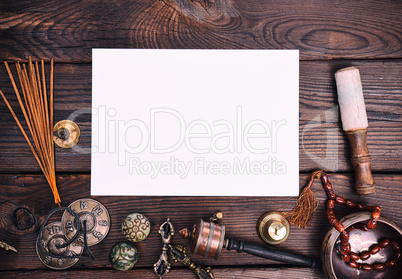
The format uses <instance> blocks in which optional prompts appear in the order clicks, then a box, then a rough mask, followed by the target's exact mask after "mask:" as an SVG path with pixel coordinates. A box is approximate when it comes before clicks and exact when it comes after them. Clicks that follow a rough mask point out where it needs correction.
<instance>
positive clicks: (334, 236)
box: [321, 212, 402, 279]
mask: <svg viewBox="0 0 402 279" xmlns="http://www.w3.org/2000/svg"><path fill="white" fill-rule="evenodd" d="M369 219H371V213H370V212H357V213H353V214H350V215H348V216H346V217H344V218H343V219H341V220H340V222H341V223H342V224H343V225H344V226H345V228H348V227H350V226H351V225H353V224H357V223H360V222H362V223H367V221H368V220H369ZM384 238H387V239H389V240H396V241H398V242H399V243H402V230H401V228H400V227H398V225H397V224H395V223H394V222H393V221H391V220H390V219H388V218H386V217H382V216H381V217H380V218H379V219H378V222H377V226H376V227H375V228H374V229H373V230H370V231H366V232H363V231H361V230H358V229H355V230H353V231H351V232H350V241H349V243H350V245H351V248H352V251H354V252H358V253H359V252H363V251H367V250H368V249H369V247H370V246H371V245H373V244H376V243H378V242H379V241H380V240H381V239H384ZM340 241H341V240H340V232H339V231H337V230H336V229H335V228H332V229H330V230H329V231H328V233H327V235H326V236H325V238H324V241H323V245H322V250H321V260H322V267H323V270H324V273H325V275H326V277H327V278H328V279H354V278H359V279H366V278H367V279H368V278H370V279H384V278H387V279H399V278H401V277H400V276H401V274H402V261H401V260H400V261H399V262H398V264H397V266H395V267H394V268H391V269H386V270H384V271H374V270H373V271H363V270H357V269H356V268H352V267H349V266H348V264H347V263H345V262H344V261H343V260H342V259H341V257H340V253H339V250H340ZM394 252H395V251H394V250H393V249H392V247H387V248H385V249H381V251H380V252H378V253H377V254H375V255H372V256H371V257H370V258H369V259H368V260H366V261H365V263H368V264H373V263H375V262H385V261H387V260H388V259H392V258H393V257H394Z"/></svg>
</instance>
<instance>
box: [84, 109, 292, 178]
mask: <svg viewBox="0 0 402 279" xmlns="http://www.w3.org/2000/svg"><path fill="white" fill-rule="evenodd" d="M95 118H96V119H95ZM92 119H93V121H94V119H95V120H96V123H97V125H98V134H97V135H96V138H94V137H93V138H92V152H97V153H109V154H110V153H113V154H115V155H116V156H115V158H116V161H117V162H116V163H117V164H118V165H119V166H120V167H126V168H127V171H128V172H129V174H130V175H146V176H150V177H151V178H152V179H156V178H158V177H161V176H164V175H177V176H179V177H180V178H181V179H185V178H186V177H187V176H189V175H196V176H197V175H229V174H234V175H237V174H255V175H260V174H262V175H269V174H286V173H287V167H286V163H285V162H283V161H281V160H279V159H278V158H277V156H276V154H277V152H278V148H279V147H278V146H280V145H279V143H278V139H279V138H280V134H281V131H282V130H283V129H285V127H286V123H287V122H286V120H270V121H266V120H264V119H252V118H250V116H249V115H247V114H246V113H245V109H243V107H242V106H237V107H235V108H234V109H233V114H232V115H230V116H229V117H227V119H225V118H222V119H189V117H186V116H185V113H181V112H180V111H177V110H175V109H174V108H166V107H161V108H151V109H150V110H149V114H148V115H147V118H146V119H129V120H127V119H124V118H123V117H120V115H118V113H117V111H116V110H115V109H113V108H107V107H104V106H102V107H99V108H97V109H93V110H92Z"/></svg>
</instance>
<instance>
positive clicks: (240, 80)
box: [91, 49, 299, 196]
mask: <svg viewBox="0 0 402 279" xmlns="http://www.w3.org/2000/svg"><path fill="white" fill-rule="evenodd" d="M92 55H93V57H92V61H93V62H92V74H93V79H92V151H91V194H92V195H134V196H139V195H152V196H297V195H298V192H299V125H298V124H299V52H298V50H150V49H93V52H92Z"/></svg>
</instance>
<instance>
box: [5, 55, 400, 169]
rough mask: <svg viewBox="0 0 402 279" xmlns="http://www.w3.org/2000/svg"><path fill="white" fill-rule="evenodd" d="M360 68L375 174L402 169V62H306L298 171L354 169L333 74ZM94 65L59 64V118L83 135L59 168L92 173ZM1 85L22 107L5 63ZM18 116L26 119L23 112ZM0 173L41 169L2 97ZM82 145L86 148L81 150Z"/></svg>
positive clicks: (61, 155)
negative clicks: (72, 123)
mask: <svg viewBox="0 0 402 279" xmlns="http://www.w3.org/2000/svg"><path fill="white" fill-rule="evenodd" d="M351 65H353V66H356V67H357V68H359V69H360V72H361V78H362V83H363V90H364V97H365V102H366V108H367V115H368V119H369V128H368V148H369V152H370V154H371V155H372V161H373V165H372V169H373V171H374V172H379V171H388V172H397V171H401V170H402V147H401V146H402V80H401V78H400V77H401V76H402V67H401V63H400V62H399V61H395V62H393V61H370V62H366V61H348V62H345V61H332V62H315V61H314V62H313V61H308V62H307V61H305V62H301V64H300V106H299V115H300V120H299V121H300V125H299V135H300V139H299V142H300V148H299V150H300V152H299V153H300V171H301V172H306V171H311V170H314V169H317V168H324V169H327V170H330V171H347V172H351V171H352V169H351V164H350V159H349V157H350V151H349V143H348V141H347V139H346V136H345V134H344V132H343V131H342V127H341V122H340V117H339V115H338V113H339V108H338V104H337V95H336V88H335V85H334V77H333V74H334V73H335V71H336V70H338V69H340V68H343V67H346V66H351ZM91 83H92V80H91V65H87V64H56V67H55V122H57V121H59V120H62V119H67V118H68V117H70V116H71V114H72V113H74V112H75V113H77V114H78V116H77V118H76V122H77V123H78V124H79V126H80V128H81V137H80V142H79V144H78V148H81V149H79V150H78V148H76V149H62V148H58V147H56V171H58V172H89V171H90V154H89V153H88V151H87V152H86V154H82V153H80V152H81V151H85V150H87V149H88V148H89V147H90V141H91V126H90V121H91V115H90V113H89V111H90V108H91ZM0 85H1V89H2V90H3V92H5V94H6V95H7V96H8V97H9V99H10V101H13V102H12V103H13V105H14V107H18V104H17V103H16V98H15V95H14V93H13V89H12V87H11V83H10V81H9V78H8V75H7V73H6V72H5V68H4V66H0ZM18 116H19V117H20V119H22V114H21V113H19V114H18ZM0 144H1V145H0V159H1V160H3V162H4V163H2V164H0V172H8V173H17V172H39V171H40V170H39V167H38V166H37V163H36V162H35V159H34V157H33V156H32V154H30V150H29V148H28V146H27V144H26V142H25V140H24V138H23V137H22V135H21V132H20V131H19V129H18V127H17V125H16V124H15V122H14V120H13V118H12V116H11V114H10V113H9V112H8V110H7V107H6V106H5V104H4V102H3V101H2V100H0ZM83 149H84V150H83Z"/></svg>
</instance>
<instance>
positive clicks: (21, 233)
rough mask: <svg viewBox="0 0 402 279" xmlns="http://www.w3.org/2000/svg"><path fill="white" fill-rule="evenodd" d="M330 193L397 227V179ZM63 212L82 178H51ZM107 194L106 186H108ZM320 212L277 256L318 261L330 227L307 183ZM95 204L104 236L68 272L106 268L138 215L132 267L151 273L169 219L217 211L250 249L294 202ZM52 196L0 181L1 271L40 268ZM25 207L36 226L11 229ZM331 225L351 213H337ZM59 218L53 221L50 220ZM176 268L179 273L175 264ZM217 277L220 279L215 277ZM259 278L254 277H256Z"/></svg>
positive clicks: (342, 180) (5, 178)
mask: <svg viewBox="0 0 402 279" xmlns="http://www.w3.org/2000/svg"><path fill="white" fill-rule="evenodd" d="M308 177H309V176H308V175H301V176H300V187H303V186H305V184H306V181H307V179H308ZM329 179H330V181H331V183H332V185H333V187H334V191H335V192H336V193H337V194H338V195H341V196H343V197H345V198H348V199H352V200H357V201H361V202H366V203H369V204H376V205H379V206H381V207H382V214H383V215H384V216H390V217H391V218H392V219H393V220H394V221H395V222H396V223H397V224H399V225H401V224H402V212H401V211H400V210H398V208H399V207H400V204H401V203H402V196H401V195H395V193H396V192H398V191H400V189H401V188H402V175H375V176H374V179H375V180H376V181H377V189H378V192H377V193H376V194H374V195H371V196H367V197H357V196H356V194H354V190H353V188H354V186H353V179H352V176H351V175H341V174H330V175H329ZM57 182H58V187H59V192H60V196H61V199H62V206H67V205H69V204H70V203H71V202H73V201H74V200H76V199H79V198H83V197H90V193H89V190H90V186H89V183H90V176H89V175H61V176H58V177H57ZM111 187H113V185H111ZM313 190H315V191H316V195H317V198H318V200H319V201H320V205H319V207H318V210H317V212H316V214H315V216H314V219H313V222H312V227H308V228H306V229H299V228H296V227H292V231H291V234H290V236H289V239H288V240H287V241H286V242H285V243H283V244H281V245H280V248H281V249H287V250H291V251H293V252H296V253H300V254H304V255H307V256H315V257H319V256H320V249H321V243H322V241H323V239H324V236H325V234H326V232H327V231H328V230H329V229H330V225H329V223H328V221H327V220H326V216H325V213H324V207H325V202H324V201H325V200H326V196H325V193H324V190H323V189H322V186H321V183H319V182H318V181H317V182H316V183H315V184H314V186H313ZM93 198H95V199H97V200H99V201H100V202H102V203H103V204H104V205H105V206H106V208H107V209H108V211H109V213H110V216H111V224H112V226H111V230H110V232H109V234H108V236H107V237H106V238H105V239H104V241H102V242H101V243H100V244H98V245H96V246H93V247H91V251H92V252H93V254H94V256H95V258H96V260H95V261H93V262H89V261H84V260H82V261H79V262H78V263H77V264H76V265H75V267H74V268H77V269H94V268H109V269H110V265H109V263H108V259H107V255H108V251H109V249H110V248H111V247H112V246H113V244H114V243H116V242H118V241H121V240H124V236H123V234H122V232H121V222H122V220H123V219H124V218H125V217H126V216H127V215H128V214H129V213H134V212H141V213H143V214H144V215H145V216H147V217H148V218H149V220H150V221H151V233H150V235H149V237H148V238H147V239H146V240H145V241H144V242H140V243H138V244H137V248H138V249H139V253H140V256H139V261H138V263H137V266H138V267H151V266H152V264H153V263H154V262H156V260H157V259H158V257H159V254H160V249H161V240H160V235H159V234H158V233H157V231H158V229H159V225H160V224H161V223H162V222H164V221H165V220H166V218H167V217H170V218H171V220H172V222H173V224H174V226H175V229H176V230H177V231H178V230H180V229H182V228H185V227H191V226H192V225H193V224H194V223H195V222H196V220H198V219H199V218H203V219H207V218H208V217H209V214H210V213H212V212H215V211H216V210H222V211H223V213H224V219H223V220H222V222H223V223H224V224H225V226H226V236H227V237H233V238H235V239H241V240H244V241H246V242H249V243H255V244H263V242H262V240H260V239H259V237H258V235H257V232H256V222H257V220H258V218H259V217H260V215H261V214H263V213H264V212H266V211H270V210H290V209H291V208H292V207H293V206H294V201H295V199H294V198H284V197H282V198H281V197H140V196H133V197H93ZM54 207H55V206H54V203H53V200H52V195H51V191H50V188H49V186H48V185H47V184H46V181H45V179H44V178H43V177H42V176H40V175H18V176H17V175H1V176H0V239H1V240H2V241H5V242H7V243H9V244H10V245H12V246H14V247H15V248H16V249H17V250H18V253H13V252H6V251H0V252H1V253H0V262H1V263H2V264H1V269H2V270H15V269H33V270H35V269H46V268H45V267H44V266H43V265H42V264H41V262H40V261H39V259H38V258H37V256H36V251H35V239H36V237H37V235H38V230H39V228H40V225H41V224H42V222H43V220H44V218H45V216H46V215H47V214H48V212H49V211H50V210H51V209H52V208H54ZM19 208H25V209H27V210H29V212H31V213H32V215H33V216H34V218H35V220H36V222H35V224H34V225H33V226H32V227H30V228H28V229H25V230H24V229H18V228H17V227H16V226H15V225H14V223H13V220H12V219H13V218H12V215H13V212H14V211H15V210H16V209H19ZM335 213H336V215H337V217H338V218H341V217H342V216H345V215H347V214H348V213H351V211H350V210H347V209H346V208H344V207H341V206H337V207H336V208H335ZM60 218H61V215H59V216H55V217H54V218H53V217H52V219H51V221H52V220H53V221H56V220H58V219H60ZM172 243H175V244H176V243H177V244H183V245H186V246H187V247H189V245H188V244H187V241H186V240H183V239H181V238H180V237H179V235H178V234H176V235H175V236H174V237H173V240H172ZM193 260H194V261H196V262H197V263H199V264H203V265H211V266H247V265H250V266H252V265H271V264H277V263H275V262H273V261H271V260H266V259H262V258H258V257H254V256H251V255H248V254H244V255H243V254H241V255H239V254H238V253H236V252H234V251H227V250H224V251H223V252H222V254H221V256H220V258H219V260H218V261H216V260H214V259H210V258H202V257H201V256H198V255H193ZM175 266H179V265H177V264H175ZM218 278H219V277H218ZM257 278H258V277H257Z"/></svg>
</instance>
